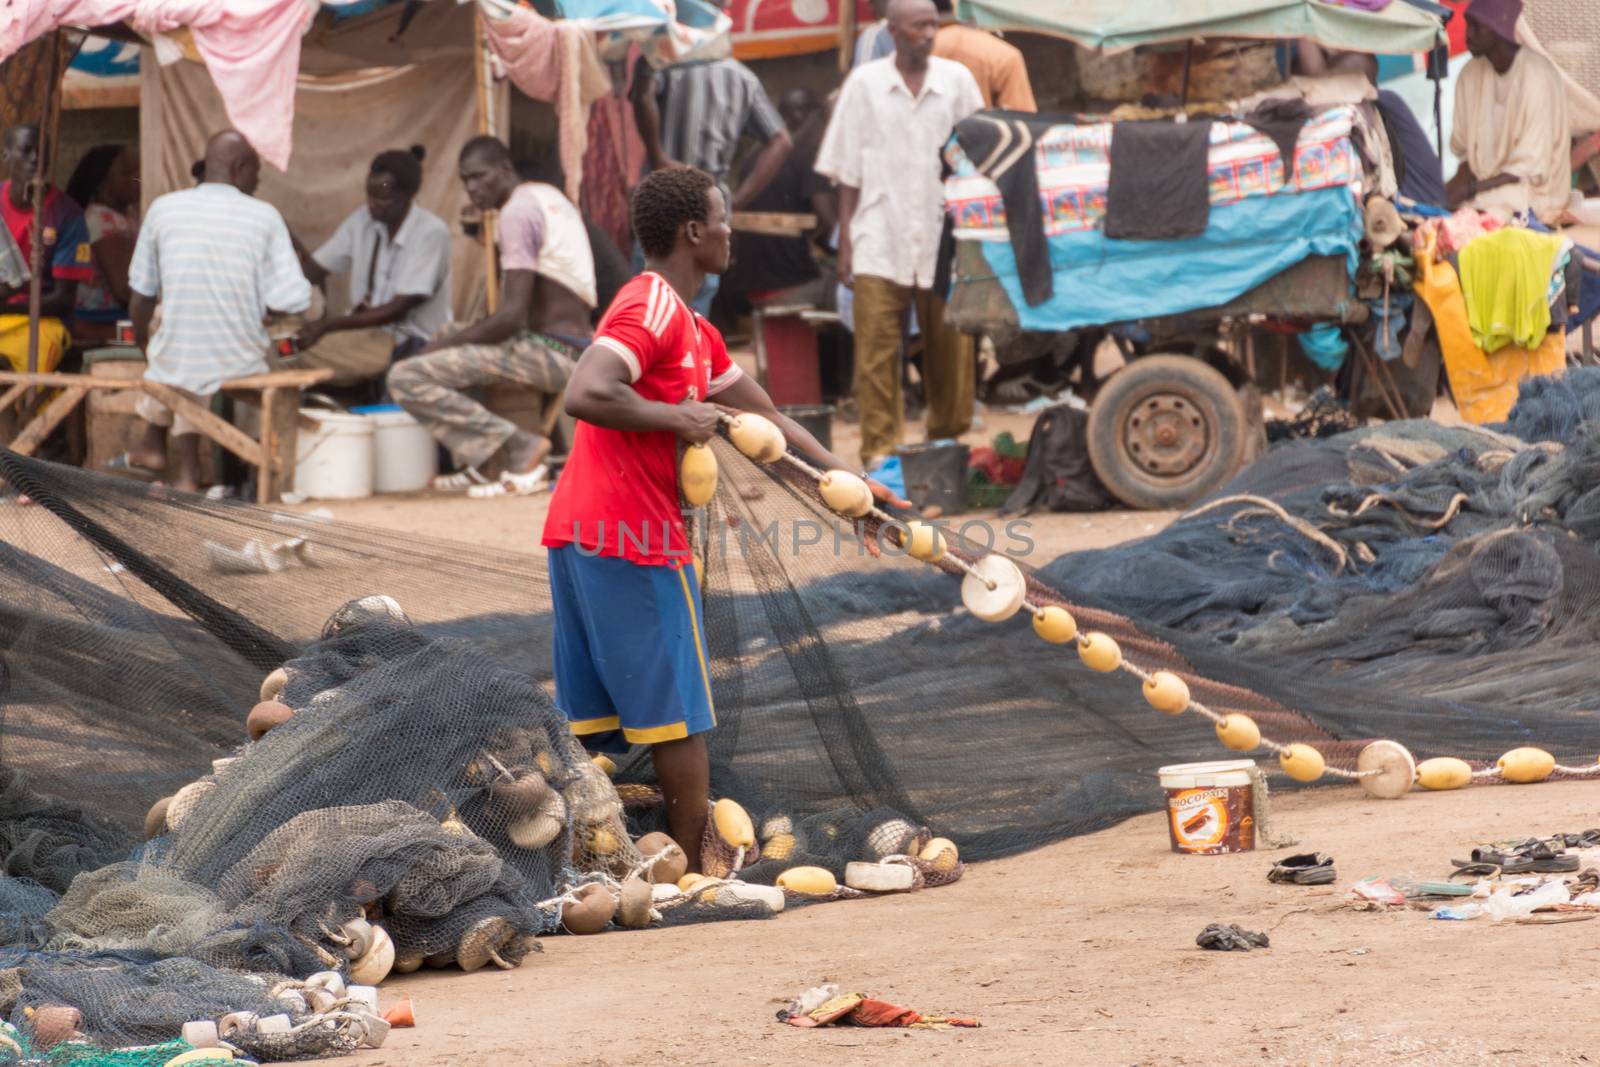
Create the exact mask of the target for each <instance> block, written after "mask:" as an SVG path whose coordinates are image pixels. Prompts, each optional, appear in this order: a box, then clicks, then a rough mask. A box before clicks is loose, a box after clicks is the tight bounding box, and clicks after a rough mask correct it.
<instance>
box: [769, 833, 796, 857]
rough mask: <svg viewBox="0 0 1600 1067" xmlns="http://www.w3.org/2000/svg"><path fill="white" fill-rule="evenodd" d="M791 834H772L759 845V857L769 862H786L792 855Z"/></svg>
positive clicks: (792, 838) (793, 841) (793, 840)
mask: <svg viewBox="0 0 1600 1067" xmlns="http://www.w3.org/2000/svg"><path fill="white" fill-rule="evenodd" d="M794 850H795V839H794V835H793V834H773V835H772V836H771V837H769V838H768V839H767V840H766V841H764V842H762V844H761V856H762V858H763V859H769V860H786V859H788V858H789V857H790V856H792V855H794Z"/></svg>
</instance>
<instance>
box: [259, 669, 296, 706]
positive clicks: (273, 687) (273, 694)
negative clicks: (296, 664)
mask: <svg viewBox="0 0 1600 1067" xmlns="http://www.w3.org/2000/svg"><path fill="white" fill-rule="evenodd" d="M288 684H289V672H288V671H286V670H284V669H283V668H282V667H279V668H278V669H277V670H275V671H273V672H272V673H271V674H269V675H267V676H266V677H265V678H263V679H261V702H262V703H263V704H265V703H266V702H267V701H269V700H277V699H278V697H279V696H280V695H281V694H282V693H283V689H284V686H286V685H288Z"/></svg>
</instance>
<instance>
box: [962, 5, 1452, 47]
mask: <svg viewBox="0 0 1600 1067" xmlns="http://www.w3.org/2000/svg"><path fill="white" fill-rule="evenodd" d="M959 15H960V18H961V20H962V21H963V22H970V23H973V24H974V25H977V26H981V27H983V28H984V29H988V30H1027V31H1029V32H1032V33H1047V34H1051V35H1053V36H1056V37H1065V38H1067V39H1068V40H1070V41H1073V42H1075V43H1077V44H1080V45H1082V46H1083V47H1085V48H1089V49H1096V50H1099V51H1103V52H1123V51H1127V50H1128V49H1130V48H1137V47H1139V46H1140V45H1154V44H1171V43H1177V42H1183V41H1190V40H1193V39H1195V38H1197V37H1212V38H1215V37H1253V38H1263V39H1269V40H1281V39H1294V38H1297V37H1309V38H1311V39H1312V40H1314V41H1317V42H1318V43H1319V44H1322V45H1325V46H1326V47H1328V48H1336V49H1339V50H1341V51H1352V52H1374V53H1379V52H1381V53H1390V54H1393V53H1399V52H1425V51H1427V50H1428V49H1430V48H1432V47H1433V46H1434V44H1435V43H1436V42H1437V41H1438V40H1439V36H1440V24H1439V20H1438V19H1437V18H1435V17H1434V16H1432V15H1430V14H1428V13H1427V12H1424V11H1422V10H1420V9H1418V8H1416V7H1413V6H1412V5H1410V4H1408V3H1401V2H1399V0H1395V2H1394V3H1391V4H1389V5H1388V6H1387V7H1385V8H1384V9H1383V10H1381V11H1363V10H1359V9H1357V8H1353V7H1340V6H1337V5H1335V4H1333V3H1330V2H1328V0H1139V2H1137V3H1129V2H1128V0H1073V2H1072V3H1063V2H1062V0H959Z"/></svg>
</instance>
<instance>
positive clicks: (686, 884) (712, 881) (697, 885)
mask: <svg viewBox="0 0 1600 1067" xmlns="http://www.w3.org/2000/svg"><path fill="white" fill-rule="evenodd" d="M721 882H722V879H721V878H713V877H712V876H711V875H709V874H686V875H684V876H683V877H682V878H679V879H678V892H680V893H683V894H685V895H687V896H691V897H692V896H694V895H695V894H696V893H698V892H700V890H702V889H704V888H706V887H707V886H711V885H720V884H721Z"/></svg>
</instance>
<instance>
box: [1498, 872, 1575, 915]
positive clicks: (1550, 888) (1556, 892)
mask: <svg viewBox="0 0 1600 1067" xmlns="http://www.w3.org/2000/svg"><path fill="white" fill-rule="evenodd" d="M1515 892H1516V891H1515V890H1514V889H1509V888H1508V889H1502V890H1500V891H1499V892H1497V893H1495V894H1494V895H1493V896H1491V897H1490V898H1489V899H1488V900H1486V901H1484V902H1483V910H1484V911H1485V912H1486V913H1487V914H1488V916H1489V918H1491V919H1493V920H1494V921H1495V922H1500V921H1502V920H1505V919H1521V918H1523V917H1525V916H1528V915H1532V914H1533V913H1534V911H1535V910H1536V909H1538V908H1546V907H1550V906H1551V905H1553V904H1565V903H1566V902H1567V900H1568V899H1569V898H1568V894H1567V887H1566V885H1565V883H1562V882H1559V881H1557V882H1546V883H1545V884H1544V885H1542V886H1540V887H1539V888H1538V889H1534V890H1531V891H1529V892H1527V893H1523V894H1522V895H1521V896H1514V895H1513V894H1514V893H1515Z"/></svg>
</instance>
